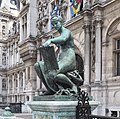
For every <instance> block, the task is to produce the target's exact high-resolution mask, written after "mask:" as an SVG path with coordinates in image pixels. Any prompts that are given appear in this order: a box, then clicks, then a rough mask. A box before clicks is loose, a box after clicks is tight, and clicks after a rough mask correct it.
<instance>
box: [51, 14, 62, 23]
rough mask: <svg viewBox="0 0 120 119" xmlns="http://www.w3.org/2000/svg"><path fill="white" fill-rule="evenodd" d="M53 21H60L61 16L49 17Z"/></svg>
mask: <svg viewBox="0 0 120 119" xmlns="http://www.w3.org/2000/svg"><path fill="white" fill-rule="evenodd" d="M54 21H59V22H61V23H62V17H61V16H58V15H54V16H52V18H51V22H54Z"/></svg>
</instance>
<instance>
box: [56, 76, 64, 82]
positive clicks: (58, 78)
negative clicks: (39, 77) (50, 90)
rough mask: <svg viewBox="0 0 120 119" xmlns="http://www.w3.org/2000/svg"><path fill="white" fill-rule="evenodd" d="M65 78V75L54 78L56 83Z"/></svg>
mask: <svg viewBox="0 0 120 119" xmlns="http://www.w3.org/2000/svg"><path fill="white" fill-rule="evenodd" d="M63 77H64V74H57V75H56V76H55V78H54V81H55V82H57V81H59V80H62V79H63Z"/></svg>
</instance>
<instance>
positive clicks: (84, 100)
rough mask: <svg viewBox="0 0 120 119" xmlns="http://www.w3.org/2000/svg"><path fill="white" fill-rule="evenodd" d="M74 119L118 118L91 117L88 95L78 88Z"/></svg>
mask: <svg viewBox="0 0 120 119" xmlns="http://www.w3.org/2000/svg"><path fill="white" fill-rule="evenodd" d="M76 119H120V117H108V116H100V115H91V107H90V105H89V96H88V93H87V92H85V91H82V90H81V88H80V87H78V105H77V106H76Z"/></svg>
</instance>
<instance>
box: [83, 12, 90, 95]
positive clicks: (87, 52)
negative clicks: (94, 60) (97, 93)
mask: <svg viewBox="0 0 120 119" xmlns="http://www.w3.org/2000/svg"><path fill="white" fill-rule="evenodd" d="M83 16H84V32H85V56H84V86H85V88H86V90H87V92H88V93H89V94H90V87H89V85H90V79H91V11H90V10H85V11H84V13H83Z"/></svg>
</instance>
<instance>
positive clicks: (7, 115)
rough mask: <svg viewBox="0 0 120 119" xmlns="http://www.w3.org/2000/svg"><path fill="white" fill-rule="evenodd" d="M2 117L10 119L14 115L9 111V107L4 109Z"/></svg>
mask: <svg viewBox="0 0 120 119" xmlns="http://www.w3.org/2000/svg"><path fill="white" fill-rule="evenodd" d="M2 116H4V117H10V116H14V114H13V113H12V112H11V109H10V108H9V107H6V108H5V111H4V112H3V114H2Z"/></svg>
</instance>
